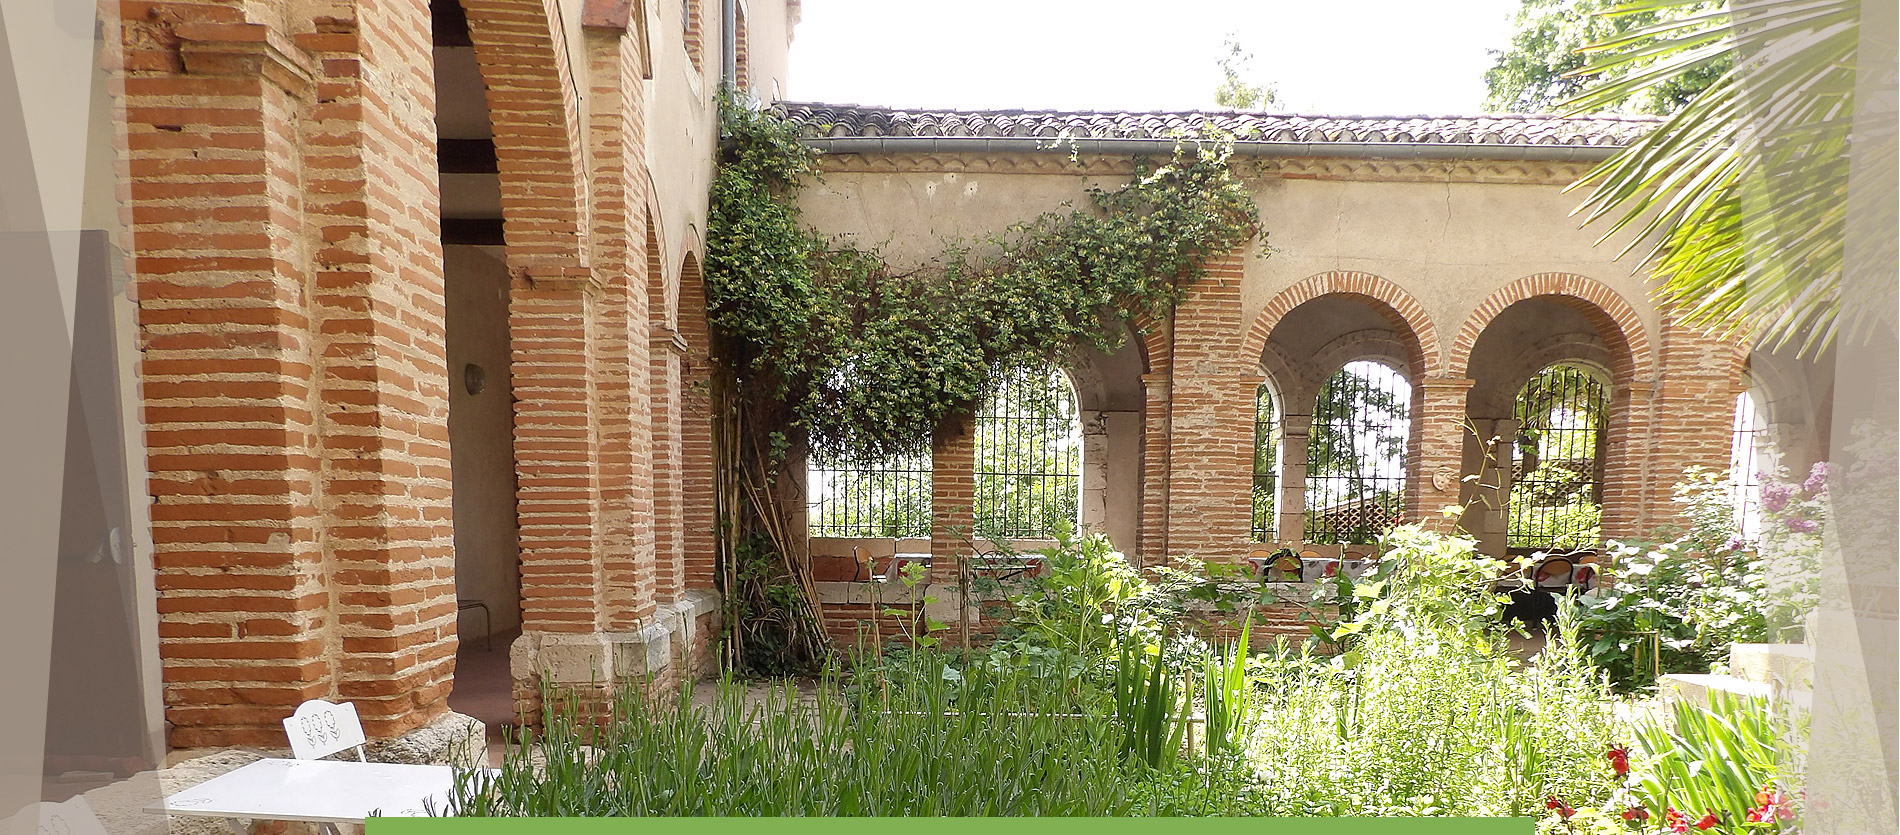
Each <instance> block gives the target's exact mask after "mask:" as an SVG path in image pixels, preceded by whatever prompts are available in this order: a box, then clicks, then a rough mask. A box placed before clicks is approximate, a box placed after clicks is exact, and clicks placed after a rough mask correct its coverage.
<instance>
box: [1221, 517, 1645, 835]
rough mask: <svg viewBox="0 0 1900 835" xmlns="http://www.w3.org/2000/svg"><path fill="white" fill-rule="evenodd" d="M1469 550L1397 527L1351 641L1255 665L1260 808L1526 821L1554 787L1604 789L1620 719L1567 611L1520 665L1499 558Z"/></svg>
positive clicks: (1350, 631)
mask: <svg viewBox="0 0 1900 835" xmlns="http://www.w3.org/2000/svg"><path fill="white" fill-rule="evenodd" d="M1472 545H1473V543H1471V542H1470V541H1469V540H1464V539H1458V538H1454V537H1448V536H1444V535H1440V534H1435V533H1431V532H1428V531H1425V530H1422V529H1420V528H1417V527H1415V526H1401V527H1399V528H1396V529H1394V530H1393V531H1392V532H1391V534H1389V535H1388V538H1387V540H1386V546H1387V547H1386V554H1387V556H1386V557H1385V558H1384V560H1382V562H1381V566H1380V568H1379V569H1378V570H1377V571H1376V572H1374V573H1373V574H1372V575H1370V576H1368V577H1366V578H1364V579H1362V580H1361V581H1360V582H1359V583H1357V584H1355V587H1354V591H1353V596H1354V597H1356V598H1359V599H1361V600H1362V601H1365V602H1366V605H1365V606H1364V608H1363V610H1362V611H1361V613H1360V614H1359V615H1358V616H1357V617H1356V618H1354V619H1353V620H1351V621H1349V622H1347V623H1344V624H1341V625H1340V626H1339V627H1338V628H1337V630H1336V631H1338V632H1341V633H1343V635H1342V637H1345V638H1349V639H1350V643H1351V646H1350V648H1349V649H1347V650H1346V651H1345V652H1344V653H1342V654H1341V655H1339V656H1338V657H1336V658H1333V659H1330V660H1318V659H1314V658H1312V657H1311V656H1308V655H1305V654H1301V655H1297V656H1290V655H1288V654H1287V653H1286V652H1285V651H1284V650H1282V651H1281V652H1280V653H1277V654H1276V656H1275V657H1271V658H1269V659H1261V660H1257V661H1256V663H1255V665H1254V667H1253V670H1254V673H1255V675H1257V676H1259V677H1260V687H1259V689H1258V690H1257V691H1256V692H1257V694H1258V696H1259V697H1260V698H1261V699H1262V701H1263V702H1264V703H1263V704H1262V705H1261V706H1260V708H1259V710H1258V713H1257V716H1258V717H1259V718H1258V719H1257V720H1256V723H1255V730H1254V732H1253V735H1252V741H1251V761H1252V763H1253V768H1254V769H1255V771H1256V776H1255V782H1256V786H1255V789H1254V792H1253V798H1254V802H1255V803H1256V804H1257V808H1258V809H1259V810H1260V813H1261V814H1271V815H1294V816H1331V815H1473V816H1495V815H1507V816H1531V815H1534V814H1539V813H1541V812H1542V811H1543V810H1544V805H1543V804H1544V801H1545V799H1546V798H1547V797H1549V796H1551V795H1557V794H1561V795H1564V796H1571V797H1587V798H1598V799H1607V798H1608V797H1609V795H1610V792H1611V790H1612V788H1613V787H1612V784H1611V782H1610V779H1609V776H1610V775H1609V774H1608V772H1607V771H1605V770H1604V769H1603V767H1602V761H1601V753H1600V752H1601V751H1602V750H1603V749H1604V748H1607V747H1608V746H1609V744H1610V743H1611V742H1612V741H1613V740H1614V739H1615V737H1616V733H1617V722H1616V720H1615V718H1614V715H1613V710H1612V702H1611V700H1610V699H1609V698H1608V694H1607V693H1606V692H1605V690H1604V688H1603V686H1602V684H1601V683H1600V679H1599V676H1600V673H1599V672H1598V671H1597V670H1596V669H1595V668H1594V667H1593V666H1592V665H1591V664H1590V663H1589V661H1588V659H1587V658H1586V657H1585V656H1584V655H1583V653H1582V652H1581V651H1580V648H1579V647H1578V645H1577V637H1576V636H1577V630H1576V625H1575V623H1574V622H1573V621H1572V620H1571V619H1570V618H1569V617H1568V616H1567V615H1560V619H1559V628H1558V629H1557V631H1556V634H1555V635H1553V636H1552V637H1551V639H1550V641H1549V643H1548V644H1547V646H1546V647H1545V649H1544V650H1543V652H1542V653H1541V654H1540V655H1539V656H1538V658H1537V659H1536V661H1535V663H1534V664H1530V665H1526V664H1523V663H1521V662H1519V661H1517V660H1516V658H1515V657H1513V656H1512V655H1511V653H1510V652H1509V651H1508V647H1507V645H1506V643H1505V639H1504V635H1503V634H1501V633H1500V632H1499V631H1497V630H1496V629H1495V628H1493V626H1492V624H1494V623H1495V618H1496V614H1497V611H1498V609H1499V608H1500V606H1501V602H1500V601H1499V599H1498V598H1497V596H1496V595H1495V594H1494V592H1493V591H1492V586H1493V585H1494V584H1495V582H1496V579H1497V577H1498V574H1497V571H1498V570H1499V568H1500V565H1499V563H1497V562H1496V561H1493V560H1486V559H1483V558H1480V557H1478V556H1477V555H1476V554H1475V553H1474V552H1473V550H1472Z"/></svg>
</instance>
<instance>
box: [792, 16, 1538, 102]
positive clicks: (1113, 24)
mask: <svg viewBox="0 0 1900 835" xmlns="http://www.w3.org/2000/svg"><path fill="white" fill-rule="evenodd" d="M1519 5H1520V2H1519V0H1320V2H1313V0H1305V2H1295V1H1294V0H1141V1H1140V2H1138V1H1137V0H956V1H955V2H947V3H946V2H942V0H804V19H803V22H801V23H800V24H799V25H798V29H797V33H796V35H797V36H796V38H795V39H794V40H793V41H792V52H791V73H790V75H791V77H790V79H789V80H788V82H789V83H788V86H789V88H790V89H789V90H788V95H787V96H786V98H788V99H792V100H799V101H823V102H830V103H834V104H861V105H887V106H891V107H938V108H1012V107H1023V108H1050V109H1069V110H1091V109H1094V110H1184V109H1193V108H1203V107H1212V106H1214V90H1215V88H1216V87H1218V86H1219V84H1220V80H1221V73H1220V67H1219V65H1218V64H1217V63H1216V62H1217V61H1218V60H1219V59H1220V58H1221V57H1222V55H1223V54H1224V53H1223V50H1222V48H1221V42H1222V40H1223V38H1224V36H1226V35H1227V34H1228V33H1232V34H1233V35H1234V36H1235V37H1236V38H1237V39H1238V40H1239V41H1240V43H1241V44H1242V46H1244V47H1245V48H1246V50H1247V51H1248V52H1251V53H1253V56H1254V58H1253V61H1252V62H1251V64H1250V65H1249V72H1247V73H1246V75H1247V78H1246V80H1248V81H1251V82H1254V83H1260V82H1268V83H1271V84H1274V85H1276V86H1278V88H1279V94H1280V103H1279V105H1278V106H1276V107H1274V108H1273V109H1274V110H1276V111H1280V112H1287V113H1325V114H1332V115H1361V116H1394V115H1416V114H1426V115H1468V114H1476V113H1479V112H1480V105H1481V104H1482V102H1483V100H1484V82H1483V79H1482V75H1483V73H1484V70H1485V69H1486V68H1488V67H1490V66H1491V62H1492V58H1491V56H1490V55H1489V54H1488V53H1487V52H1486V50H1488V49H1497V50H1501V49H1503V48H1505V47H1506V46H1508V45H1509V43H1510V38H1511V25H1510V17H1511V14H1512V13H1513V12H1515V11H1516V9H1517V8H1518V6H1519Z"/></svg>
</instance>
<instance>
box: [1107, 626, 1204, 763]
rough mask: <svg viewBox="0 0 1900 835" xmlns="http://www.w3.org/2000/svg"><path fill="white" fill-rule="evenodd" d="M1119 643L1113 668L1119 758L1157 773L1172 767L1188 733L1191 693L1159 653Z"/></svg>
mask: <svg viewBox="0 0 1900 835" xmlns="http://www.w3.org/2000/svg"><path fill="white" fill-rule="evenodd" d="M1150 649H1151V648H1150V647H1147V646H1141V645H1136V644H1124V645H1123V646H1122V648H1121V654H1120V655H1119V656H1118V658H1117V659H1116V664H1115V727H1116V728H1117V729H1118V730H1119V731H1120V732H1121V754H1122V757H1123V758H1124V759H1129V760H1132V761H1134V762H1137V763H1140V764H1142V765H1145V766H1147V767H1148V768H1150V769H1154V770H1157V771H1162V770H1167V769H1170V768H1172V767H1173V766H1174V764H1175V761H1176V758H1177V757H1178V756H1179V755H1180V753H1181V740H1182V738H1183V736H1184V735H1185V734H1186V732H1187V726H1188V716H1187V711H1188V706H1189V704H1190V703H1192V701H1193V698H1194V697H1193V694H1192V692H1186V693H1184V692H1182V681H1181V678H1180V677H1179V676H1178V675H1177V674H1176V672H1175V671H1174V670H1171V669H1169V667H1168V662H1167V659H1166V658H1164V657H1162V655H1161V653H1160V652H1159V650H1155V651H1153V652H1152V653H1151V652H1150Z"/></svg>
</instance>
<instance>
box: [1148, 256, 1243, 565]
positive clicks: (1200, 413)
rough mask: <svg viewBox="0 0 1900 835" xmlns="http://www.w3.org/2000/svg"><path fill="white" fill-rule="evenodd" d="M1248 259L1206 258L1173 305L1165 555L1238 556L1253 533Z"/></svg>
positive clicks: (1233, 557) (1232, 557)
mask: <svg viewBox="0 0 1900 835" xmlns="http://www.w3.org/2000/svg"><path fill="white" fill-rule="evenodd" d="M1242 268H1243V262H1242V259H1241V257H1240V256H1239V255H1229V256H1225V257H1223V258H1220V259H1217V260H1215V261H1213V262H1212V263H1210V264H1209V265H1208V268H1207V275H1205V276H1204V277H1203V278H1202V279H1201V281H1200V282H1198V283H1197V284H1195V285H1194V286H1193V287H1192V288H1189V290H1188V293H1187V296H1186V298H1185V299H1183V300H1182V303H1181V305H1180V307H1179V308H1177V309H1176V311H1175V315H1174V353H1173V363H1172V372H1173V374H1172V385H1171V388H1170V410H1169V427H1168V428H1169V432H1170V435H1171V438H1170V440H1169V450H1168V458H1169V462H1168V490H1167V502H1168V523H1167V524H1168V534H1167V538H1168V542H1167V545H1168V549H1169V553H1168V554H1167V555H1166V556H1168V557H1195V558H1212V559H1230V560H1238V559H1240V558H1241V557H1244V556H1245V555H1246V554H1247V552H1248V550H1249V545H1250V543H1249V542H1248V540H1250V539H1251V538H1252V536H1251V534H1252V527H1253V526H1252V520H1251V518H1250V514H1251V507H1252V501H1251V498H1250V497H1251V495H1252V489H1253V430H1254V421H1253V414H1254V395H1255V392H1256V391H1257V390H1258V389H1259V388H1260V384H1261V383H1262V382H1263V378H1262V377H1261V376H1260V374H1259V372H1258V371H1257V370H1256V369H1257V363H1258V359H1257V358H1254V359H1252V360H1248V359H1246V358H1241V357H1239V353H1240V348H1241V344H1242V342H1243V339H1244V337H1245V336H1246V333H1247V330H1246V328H1245V327H1243V326H1242V323H1241V312H1240V285H1241V279H1242V275H1243V269H1242Z"/></svg>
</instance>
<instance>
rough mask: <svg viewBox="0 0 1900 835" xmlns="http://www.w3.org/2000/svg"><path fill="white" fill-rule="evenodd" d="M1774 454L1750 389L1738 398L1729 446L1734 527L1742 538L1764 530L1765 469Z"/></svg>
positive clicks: (1764, 422) (1747, 540)
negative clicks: (1762, 517)
mask: <svg viewBox="0 0 1900 835" xmlns="http://www.w3.org/2000/svg"><path fill="white" fill-rule="evenodd" d="M1773 456H1774V438H1773V437H1772V436H1771V435H1770V434H1769V432H1768V422H1767V421H1766V420H1764V419H1763V415H1762V413H1761V411H1760V410H1759V408H1758V407H1757V404H1756V401H1755V397H1754V395H1753V394H1752V393H1750V392H1746V391H1744V392H1742V393H1741V394H1740V395H1737V396H1736V398H1735V433H1734V437H1733V439H1732V440H1731V443H1730V446H1729V490H1730V496H1731V498H1732V500H1733V504H1734V506H1735V527H1736V529H1737V530H1739V531H1740V532H1741V536H1742V539H1743V541H1746V542H1753V541H1755V539H1756V537H1758V536H1760V534H1761V483H1762V475H1763V471H1764V470H1767V469H1770V468H1771V467H1772V464H1771V463H1770V462H1771V461H1772V460H1773Z"/></svg>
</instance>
